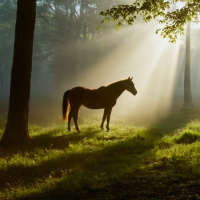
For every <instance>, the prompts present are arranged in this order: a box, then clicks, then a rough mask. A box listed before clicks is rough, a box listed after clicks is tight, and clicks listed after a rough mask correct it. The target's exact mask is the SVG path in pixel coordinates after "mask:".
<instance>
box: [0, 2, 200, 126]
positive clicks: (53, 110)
mask: <svg viewBox="0 0 200 200" xmlns="http://www.w3.org/2000/svg"><path fill="white" fill-rule="evenodd" d="M38 6H39V3H38ZM51 6H52V8H54V9H55V7H54V6H55V5H51ZM106 6H108V4H106V3H105V4H104V3H102V5H96V4H92V5H88V7H87V8H84V9H83V10H82V11H80V5H78V3H77V5H75V6H74V8H76V12H75V16H71V15H72V10H70V9H66V10H64V7H63V6H62V5H59V6H58V8H57V9H58V10H54V11H52V12H50V13H51V15H52V16H51V17H52V20H53V19H54V20H55V21H54V22H52V21H51V20H49V18H48V16H47V14H44V13H42V12H40V9H38V13H37V24H36V28H35V34H36V35H35V43H34V56H33V69H32V83H31V101H30V123H36V124H45V123H50V122H51V123H52V122H62V114H61V105H62V96H63V93H64V92H65V91H66V90H69V89H71V88H72V87H75V86H84V87H88V88H98V87H100V86H103V85H107V84H109V83H111V82H114V81H117V80H121V79H126V78H128V77H129V76H131V77H133V82H134V83H135V87H136V89H137V91H138V94H137V95H136V96H133V95H131V94H130V93H128V92H124V93H123V94H122V95H121V96H120V97H119V99H118V102H117V104H116V106H115V107H114V108H113V112H112V116H111V122H112V119H116V120H127V121H130V122H138V121H145V122H151V121H152V120H153V119H160V118H163V117H165V116H166V115H167V114H171V113H174V112H176V111H177V110H178V109H180V108H181V106H182V104H183V72H184V65H185V36H183V37H180V38H179V39H178V41H177V43H176V44H171V43H169V42H168V41H167V39H163V38H162V37H161V36H159V35H156V34H155V31H156V29H157V27H158V24H157V23H156V22H151V23H148V24H147V23H144V22H142V20H138V21H137V22H136V23H135V24H134V25H133V26H124V27H122V28H121V29H120V30H115V28H114V24H112V23H109V24H103V25H102V29H101V30H97V29H96V27H97V26H98V25H99V22H100V21H101V19H100V17H99V15H98V13H99V11H100V10H102V9H105V8H106ZM88 8H90V9H88ZM91 10H93V11H91ZM56 11H59V12H58V13H57V14H58V15H57V16H53V15H56ZM65 11H66V12H65ZM87 11H88V12H87ZM89 11H90V12H89ZM81 12H82V13H81ZM94 16H95V17H94ZM56 17H58V19H57V21H56ZM70 17H72V18H73V19H71V20H70ZM14 19H15V15H14V14H13V16H12V18H11V17H10V18H9V20H10V24H12V23H13V20H14ZM49 22H51V24H49ZM53 26H56V28H55V29H54V28H52V27H53ZM10 30H11V33H8V34H7V35H6V36H5V38H6V41H9V42H10V43H11V44H10V45H9V48H4V49H5V50H4V53H5V55H7V57H6V59H5V56H4V55H0V60H1V63H0V64H1V66H0V70H1V73H0V75H1V76H0V80H1V89H0V114H1V115H4V116H6V115H7V109H8V99H9V87H10V86H9V84H10V70H11V66H12V53H11V52H12V50H13V49H12V48H13V46H12V45H13V40H14V26H13V25H12V26H11V28H10ZM50 30H51V31H50ZM198 34H199V27H197V26H192V31H191V39H192V41H191V42H192V45H191V48H192V49H191V80H192V97H193V102H194V105H195V106H196V107H197V108H198V107H199V104H198V102H199V100H200V95H199V87H198V86H199V85H200V83H199V82H200V81H199V79H198V77H199V75H200V70H199V67H200V66H199V54H200V51H199V37H197V36H198ZM11 36H13V37H11ZM5 38H3V37H1V38H0V39H1V40H2V41H3V40H4V41H5ZM2 44H3V43H2ZM4 45H5V46H6V44H4ZM5 46H4V47H5ZM102 113H103V110H89V109H86V108H81V111H80V120H82V119H83V118H84V117H85V116H87V115H90V116H92V117H97V118H99V119H101V117H102ZM63 123H64V122H63Z"/></svg>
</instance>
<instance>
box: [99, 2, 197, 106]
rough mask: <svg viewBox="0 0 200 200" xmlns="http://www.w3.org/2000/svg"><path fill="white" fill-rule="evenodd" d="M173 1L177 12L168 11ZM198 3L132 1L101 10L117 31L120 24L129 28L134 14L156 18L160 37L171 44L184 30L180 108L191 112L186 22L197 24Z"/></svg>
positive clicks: (188, 45) (188, 36)
mask: <svg viewBox="0 0 200 200" xmlns="http://www.w3.org/2000/svg"><path fill="white" fill-rule="evenodd" d="M177 2H182V3H185V4H184V6H183V7H182V8H181V9H177V8H176V9H175V10H171V6H173V5H174V4H175V3H177ZM199 14H200V2H199V1H197V0H191V1H186V0H170V1H165V0H144V1H142V2H141V1H139V0H136V1H135V2H134V3H133V4H132V5H118V6H115V7H112V8H111V9H108V10H106V11H102V12H101V13H100V15H101V16H104V17H105V19H104V20H103V21H102V22H105V21H110V20H112V21H117V25H116V27H117V28H119V27H120V26H121V25H123V23H124V22H125V23H127V24H129V25H132V24H133V22H134V21H135V19H136V18H137V15H142V16H143V20H144V21H146V22H148V21H150V20H151V19H155V18H157V19H158V21H159V23H161V24H164V27H163V28H162V29H157V30H156V33H160V34H161V36H163V37H164V38H165V37H167V38H168V39H169V41H170V42H175V41H176V39H177V35H178V34H180V35H181V34H184V26H185V25H187V29H186V64H185V73H184V104H183V108H182V109H192V108H193V103H192V95H191V81H190V22H191V21H192V22H196V23H199Z"/></svg>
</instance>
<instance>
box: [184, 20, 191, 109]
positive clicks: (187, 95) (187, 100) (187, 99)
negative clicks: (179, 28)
mask: <svg viewBox="0 0 200 200" xmlns="http://www.w3.org/2000/svg"><path fill="white" fill-rule="evenodd" d="M192 108H193V103H192V92H191V80H190V23H188V25H187V28H186V62H185V73H184V105H183V109H192Z"/></svg>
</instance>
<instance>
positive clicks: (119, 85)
mask: <svg viewBox="0 0 200 200" xmlns="http://www.w3.org/2000/svg"><path fill="white" fill-rule="evenodd" d="M108 87H110V89H111V93H112V94H114V96H115V98H116V99H117V98H118V97H119V96H120V95H121V94H122V93H123V92H124V90H125V86H124V82H123V81H118V82H115V83H112V84H110V85H109V86H108Z"/></svg>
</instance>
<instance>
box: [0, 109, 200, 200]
mask: <svg viewBox="0 0 200 200" xmlns="http://www.w3.org/2000/svg"><path fill="white" fill-rule="evenodd" d="M199 117H200V115H198V114H194V115H193V114H192V115H191V114H190V115H185V114H184V113H182V114H179V115H176V116H171V117H169V118H167V119H163V120H160V121H159V122H158V123H156V124H154V125H151V126H150V125H143V126H141V125H140V126H136V125H131V124H126V123H125V122H114V123H113V124H111V128H112V130H111V131H110V132H106V131H101V130H100V129H99V121H96V120H93V119H86V120H84V122H83V123H82V124H81V125H80V128H81V131H82V132H81V133H79V134H78V133H76V132H75V131H72V132H68V131H67V127H66V125H65V124H62V125H54V126H49V127H46V128H43V127H39V126H34V125H30V128H29V129H30V130H29V132H30V137H31V138H32V146H30V147H28V148H27V149H25V150H13V149H10V150H4V149H0V199H2V200H7V199H9V200H10V199H15V200H17V199H18V200H19V199H20V200H24V199H34V200H37V199H38V200H39V199H44V200H46V199H48V200H54V199H56V200H57V199H59V200H64V199H95V200H96V199H97V200H100V199H101V200H104V199H105V200H106V199H108V200H112V199H113V200H114V199H200V191H199V187H200V168H199V166H200V118H199ZM0 120H1V122H0V136H1V135H2V134H3V130H4V127H5V120H4V119H3V118H0Z"/></svg>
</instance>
